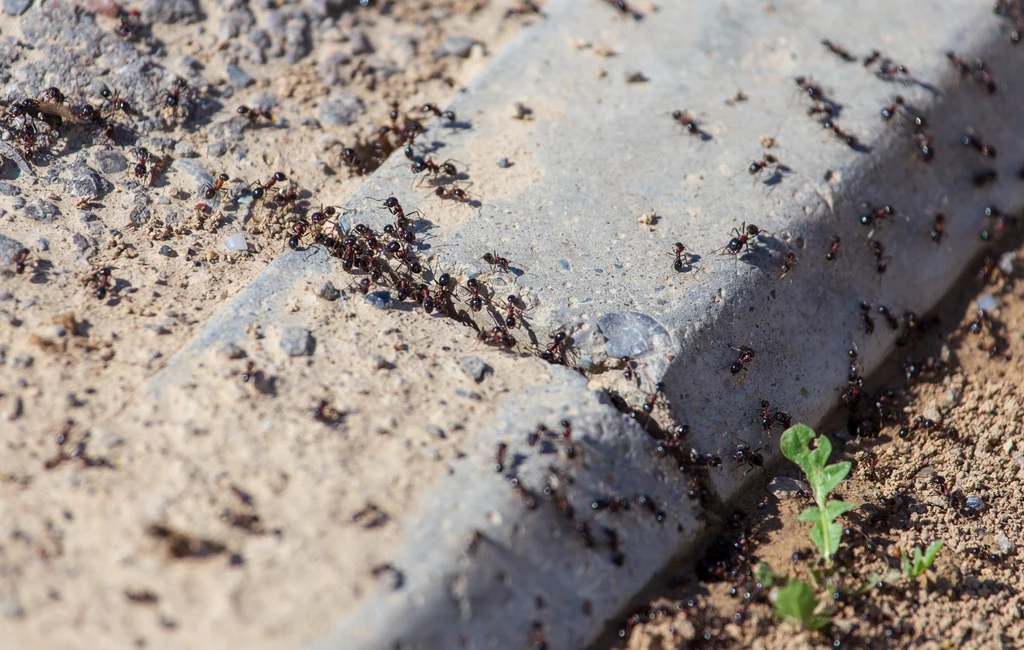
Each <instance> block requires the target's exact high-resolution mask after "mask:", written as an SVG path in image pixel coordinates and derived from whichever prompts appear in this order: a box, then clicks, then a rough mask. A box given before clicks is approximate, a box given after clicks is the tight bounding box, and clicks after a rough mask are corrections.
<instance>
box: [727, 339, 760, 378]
mask: <svg viewBox="0 0 1024 650" xmlns="http://www.w3.org/2000/svg"><path fill="white" fill-rule="evenodd" d="M730 347H731V346H730ZM732 349H733V350H736V351H737V352H739V353H740V354H739V356H738V357H737V358H736V360H735V361H733V362H732V364H731V365H730V366H729V372H730V373H732V374H734V375H735V374H737V373H738V372H740V371H741V370H742V371H744V372H746V370H747V367H746V364H748V363H750V362H751V361H752V360H753V358H754V355H755V354H756V352H757V351H756V350H754V349H753V348H749V347H747V346H745V345H741V346H740V347H738V348H732Z"/></svg>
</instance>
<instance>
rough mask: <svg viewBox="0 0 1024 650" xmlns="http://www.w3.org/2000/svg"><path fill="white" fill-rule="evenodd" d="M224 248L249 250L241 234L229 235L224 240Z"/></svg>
mask: <svg viewBox="0 0 1024 650" xmlns="http://www.w3.org/2000/svg"><path fill="white" fill-rule="evenodd" d="M224 248H226V249H228V250H229V251H246V250H249V244H247V243H246V242H245V237H243V236H242V235H231V236H230V237H228V238H227V239H225V240H224Z"/></svg>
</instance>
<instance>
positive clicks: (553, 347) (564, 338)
mask: <svg viewBox="0 0 1024 650" xmlns="http://www.w3.org/2000/svg"><path fill="white" fill-rule="evenodd" d="M572 344H573V339H572V337H571V336H569V335H568V334H566V333H565V332H561V331H559V332H555V333H554V334H552V335H551V342H550V343H548V345H547V348H546V349H545V350H544V351H543V352H541V353H540V355H539V356H540V358H541V359H543V360H544V361H547V362H548V363H553V364H556V365H557V364H560V365H565V349H566V347H571V346H572ZM556 352H557V353H558V356H557V357H556V356H555V353H556Z"/></svg>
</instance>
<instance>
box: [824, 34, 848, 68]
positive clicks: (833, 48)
mask: <svg viewBox="0 0 1024 650" xmlns="http://www.w3.org/2000/svg"><path fill="white" fill-rule="evenodd" d="M821 44H822V45H824V46H825V47H826V48H828V51H829V52H831V53H832V54H835V55H836V56H838V57H839V58H840V59H842V60H843V61H846V62H847V63H853V62H854V61H856V60H857V57H855V56H853V55H852V54H850V52H849V50H847V49H846V48H844V47H843V46H841V45H838V44H836V43H833V42H832V41H830V40H829V39H827V38H826V39H824V40H822V41H821Z"/></svg>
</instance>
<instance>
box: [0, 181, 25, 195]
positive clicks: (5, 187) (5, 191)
mask: <svg viewBox="0 0 1024 650" xmlns="http://www.w3.org/2000/svg"><path fill="white" fill-rule="evenodd" d="M19 194H21V188H20V187H18V186H17V185H12V184H11V183H4V182H2V181H0V195H2V196H18V195H19Z"/></svg>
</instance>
